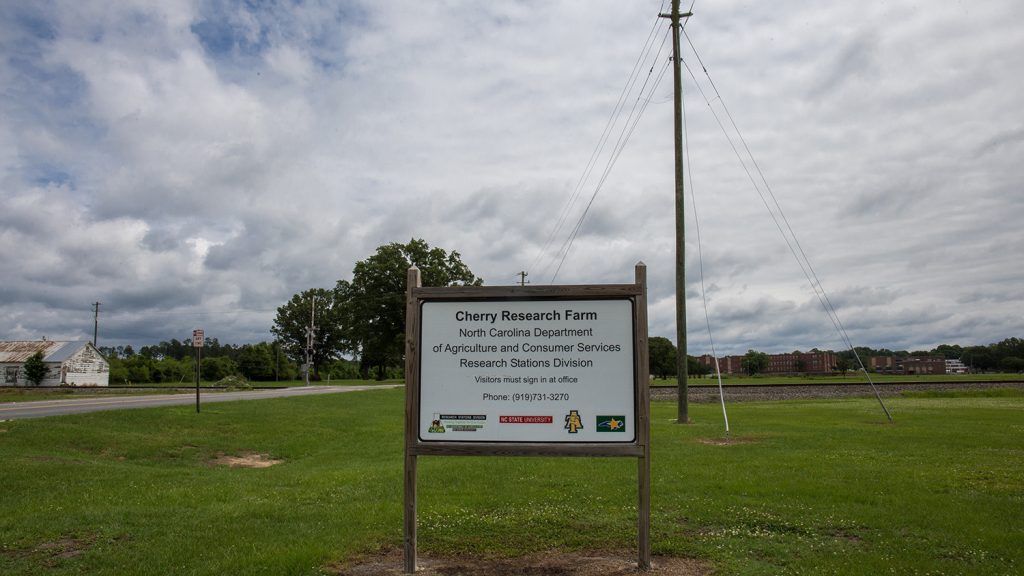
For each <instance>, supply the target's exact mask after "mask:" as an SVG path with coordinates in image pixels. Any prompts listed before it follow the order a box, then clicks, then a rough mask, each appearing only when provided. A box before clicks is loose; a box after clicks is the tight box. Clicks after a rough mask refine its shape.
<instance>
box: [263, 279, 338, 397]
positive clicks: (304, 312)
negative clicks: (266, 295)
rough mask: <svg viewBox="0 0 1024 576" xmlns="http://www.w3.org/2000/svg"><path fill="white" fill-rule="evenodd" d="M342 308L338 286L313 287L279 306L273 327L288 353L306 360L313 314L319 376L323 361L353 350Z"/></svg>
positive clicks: (312, 352)
mask: <svg viewBox="0 0 1024 576" xmlns="http://www.w3.org/2000/svg"><path fill="white" fill-rule="evenodd" d="M342 312H343V310H342V306H341V301H340V299H339V291H338V290H337V289H335V290H327V289H324V288H312V289H310V290H306V291H305V292H302V293H301V294H296V295H294V296H292V299H291V300H289V301H288V303H287V304H285V305H284V306H281V307H279V308H278V309H277V316H276V317H275V318H274V326H273V328H271V329H270V331H271V332H273V333H274V335H275V336H277V339H278V342H280V344H281V348H282V349H283V350H284V352H285V354H287V355H288V357H289V358H291V359H292V360H295V361H296V362H297V363H299V364H303V363H305V361H306V343H307V330H308V328H309V325H310V319H311V317H312V318H314V324H315V325H316V329H315V331H314V334H313V346H312V348H311V350H310V363H311V364H312V365H313V373H314V378H316V379H319V378H320V367H321V366H322V365H323V364H324V362H326V361H328V360H331V359H334V358H337V357H338V356H340V355H341V354H343V353H345V352H349V351H351V348H352V347H351V344H350V343H349V340H348V338H347V335H346V328H347V325H346V323H345V322H344V318H343V316H342ZM314 315H315V316H314Z"/></svg>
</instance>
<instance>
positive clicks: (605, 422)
mask: <svg viewBox="0 0 1024 576" xmlns="http://www.w3.org/2000/svg"><path fill="white" fill-rule="evenodd" d="M595 429H596V430H597V431H598V432H625V431H626V417H625V416H621V415H619V416H598V417H597V426H595Z"/></svg>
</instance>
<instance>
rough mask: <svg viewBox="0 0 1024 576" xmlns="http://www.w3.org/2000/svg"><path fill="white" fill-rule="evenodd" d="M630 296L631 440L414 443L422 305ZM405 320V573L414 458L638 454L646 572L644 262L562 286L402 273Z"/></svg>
mask: <svg viewBox="0 0 1024 576" xmlns="http://www.w3.org/2000/svg"><path fill="white" fill-rule="evenodd" d="M559 300H630V301H632V304H633V312H634V313H633V356H634V358H633V379H634V407H635V411H636V416H635V420H634V422H635V435H634V440H633V441H632V442H622V443H594V442H558V443H544V442H465V441H458V440H456V441H444V442H438V441H430V442H424V441H422V440H420V437H419V429H420V420H419V418H420V400H421V398H420V369H421V361H422V358H421V352H420V343H421V336H422V328H423V326H422V304H423V303H424V302H446V301H447V302H460V301H461V302H479V301H559ZM405 317H406V324H405V326H406V327H405V474H404V477H405V527H404V533H405V555H404V564H405V566H404V568H405V572H406V573H409V574H411V573H413V572H415V571H416V524H417V521H416V478H417V474H416V468H417V460H416V459H417V458H418V457H419V456H608V457H631V458H636V459H637V492H638V513H637V532H638V545H639V555H638V566H639V568H640V569H641V570H648V569H649V568H650V565H651V548H650V501H651V499H650V493H651V482H650V476H651V463H650V394H649V390H648V386H649V379H650V376H649V374H650V367H649V365H648V338H647V266H646V265H645V264H644V263H643V262H640V263H638V264H637V265H636V267H635V282H634V283H633V284H596V285H594V284H590V285H568V286H455V287H447V288H424V287H422V286H421V282H420V271H419V270H418V269H417V268H416V267H412V268H410V269H409V272H408V284H407V289H406V314H405Z"/></svg>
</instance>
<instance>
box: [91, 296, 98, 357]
mask: <svg viewBox="0 0 1024 576" xmlns="http://www.w3.org/2000/svg"><path fill="white" fill-rule="evenodd" d="M92 309H93V317H92V345H93V346H95V347H96V349H97V350H99V348H100V343H99V340H97V339H96V338H97V336H98V335H99V332H100V303H99V302H93V303H92Z"/></svg>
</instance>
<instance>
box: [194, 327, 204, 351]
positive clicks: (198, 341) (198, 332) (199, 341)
mask: <svg viewBox="0 0 1024 576" xmlns="http://www.w3.org/2000/svg"><path fill="white" fill-rule="evenodd" d="M205 339H206V338H205V337H204V335H203V329H202V328H196V329H195V330H193V331H192V347H193V348H202V347H203V340H205Z"/></svg>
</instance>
